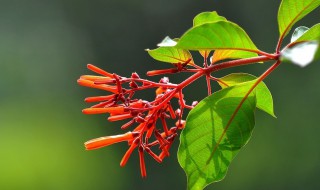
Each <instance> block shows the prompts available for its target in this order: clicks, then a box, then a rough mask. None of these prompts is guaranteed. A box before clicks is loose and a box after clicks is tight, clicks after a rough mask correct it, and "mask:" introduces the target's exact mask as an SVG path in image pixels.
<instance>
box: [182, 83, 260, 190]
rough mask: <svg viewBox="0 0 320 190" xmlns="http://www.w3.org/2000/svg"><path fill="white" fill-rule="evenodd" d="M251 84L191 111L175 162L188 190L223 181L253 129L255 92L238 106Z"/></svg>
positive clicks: (214, 96) (226, 91)
mask: <svg viewBox="0 0 320 190" xmlns="http://www.w3.org/2000/svg"><path fill="white" fill-rule="evenodd" d="M252 85H253V82H248V83H243V84H241V85H237V86H232V87H229V88H225V89H222V90H220V91H218V92H215V93H214V94H212V95H211V96H209V97H207V98H205V99H203V100H202V101H201V102H199V104H198V105H197V106H196V107H195V108H193V109H192V110H191V111H190V113H189V115H188V117H187V123H186V127H185V129H184V130H183V131H182V133H181V136H180V146H179V150H178V161H179V163H180V165H181V166H182V168H183V169H184V171H185V172H186V174H187V177H188V189H190V190H202V189H203V188H204V187H205V186H207V185H208V184H210V183H213V182H217V181H220V180H222V179H223V178H224V177H225V175H226V173H227V170H228V167H229V165H230V163H231V161H232V160H233V158H234V157H235V156H236V155H237V153H238V152H239V150H240V149H241V148H242V147H243V146H244V145H245V144H246V143H247V142H248V140H249V139H250V137H251V134H252V130H253V128H254V124H255V121H254V110H255V107H256V98H255V91H253V92H252V93H251V94H250V95H249V96H248V98H247V99H246V100H245V101H244V102H243V104H242V106H241V107H240V108H239V109H238V111H235V110H237V108H238V105H239V104H240V102H241V101H242V99H243V97H244V96H245V95H246V93H247V92H248V90H249V89H250V88H251V86H252Z"/></svg>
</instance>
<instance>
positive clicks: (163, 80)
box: [159, 77, 169, 84]
mask: <svg viewBox="0 0 320 190" xmlns="http://www.w3.org/2000/svg"><path fill="white" fill-rule="evenodd" d="M159 83H164V84H167V83H169V78H168V77H163V78H161V79H160V81H159Z"/></svg>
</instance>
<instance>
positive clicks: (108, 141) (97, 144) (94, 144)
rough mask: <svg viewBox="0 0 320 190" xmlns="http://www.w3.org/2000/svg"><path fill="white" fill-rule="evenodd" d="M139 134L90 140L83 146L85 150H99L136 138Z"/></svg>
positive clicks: (129, 133) (130, 133)
mask: <svg viewBox="0 0 320 190" xmlns="http://www.w3.org/2000/svg"><path fill="white" fill-rule="evenodd" d="M138 135H139V133H132V132H127V133H125V134H122V135H114V136H107V137H100V138H96V139H92V140H90V141H87V142H85V143H84V146H85V147H86V149H87V150H93V149H97V148H101V147H104V146H109V145H112V144H114V143H118V142H122V141H129V140H132V139H134V138H135V137H137V136H138Z"/></svg>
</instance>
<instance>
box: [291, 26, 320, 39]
mask: <svg viewBox="0 0 320 190" xmlns="http://www.w3.org/2000/svg"><path fill="white" fill-rule="evenodd" d="M319 39H320V23H318V24H316V25H314V26H313V27H311V28H310V29H309V30H307V31H306V32H304V33H303V34H302V35H301V36H300V37H299V38H298V39H297V40H295V42H296V43H297V42H304V41H312V40H319Z"/></svg>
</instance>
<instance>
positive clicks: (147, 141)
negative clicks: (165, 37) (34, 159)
mask: <svg viewBox="0 0 320 190" xmlns="http://www.w3.org/2000/svg"><path fill="white" fill-rule="evenodd" d="M88 69H90V70H91V71H93V72H95V73H97V74H100V75H101V76H92V75H83V76H81V77H80V79H78V83H79V84H80V85H82V86H86V87H90V88H97V89H101V90H105V91H108V92H111V93H112V94H110V95H106V96H96V97H88V98H86V99H85V101H86V102H89V103H92V102H95V103H96V104H95V105H93V106H91V107H90V108H87V109H84V110H83V113H85V114H104V113H109V114H110V116H109V117H108V120H109V121H111V122H113V121H119V120H125V119H128V120H129V121H128V122H127V123H125V124H124V125H122V126H121V129H128V128H129V127H131V126H133V125H135V128H134V129H133V130H132V132H127V133H124V134H121V135H115V136H107V137H100V138H96V139H92V140H90V141H87V142H86V143H85V147H86V149H87V150H92V149H97V148H101V147H104V146H109V145H111V144H114V143H118V142H122V141H127V142H128V145H129V149H128V150H127V152H126V153H125V155H124V156H123V158H122V160H121V162H120V166H125V165H126V163H127V161H128V159H129V157H130V155H131V153H132V152H133V151H134V150H135V149H137V150H138V152H139V158H140V169H141V176H142V177H146V168H145V161H144V154H145V152H146V153H148V154H149V155H150V156H151V157H153V158H154V159H155V160H156V161H157V162H159V163H160V162H162V160H163V159H164V158H165V157H167V156H169V149H170V147H171V145H172V143H173V141H174V139H175V137H176V136H177V131H178V130H179V129H183V128H184V126H185V121H184V120H182V112H183V109H184V108H192V107H193V106H195V104H196V102H194V103H193V105H192V106H188V105H185V100H184V99H183V94H182V90H181V89H180V88H178V85H176V84H172V83H170V82H169V79H168V78H167V77H163V78H162V79H161V80H160V81H159V82H158V83H156V82H152V81H149V80H145V79H141V78H140V77H139V75H138V74H137V73H132V75H131V77H130V78H126V77H121V76H119V75H117V74H111V73H108V72H106V71H104V70H102V69H100V68H98V67H96V66H93V65H91V64H88ZM180 69H181V68H180ZM173 72H174V71H173ZM160 73H161V74H163V73H162V72H161V71H160ZM153 74H157V71H151V72H150V75H153ZM150 88H154V89H155V92H156V96H155V99H154V100H153V101H146V100H141V99H134V98H133V97H134V94H135V92H137V91H140V90H145V89H150ZM173 98H177V99H178V102H179V105H180V107H179V109H177V110H174V109H173V107H172V105H171V100H172V99H173ZM168 119H176V120H177V121H176V124H175V126H173V127H170V128H168V126H167V120H168ZM158 121H160V122H158ZM159 123H161V127H159V126H158V125H157V124H159ZM155 146H158V147H159V149H160V151H159V152H158V154H156V153H155V152H154V151H155V150H151V149H154V148H153V147H155Z"/></svg>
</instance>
